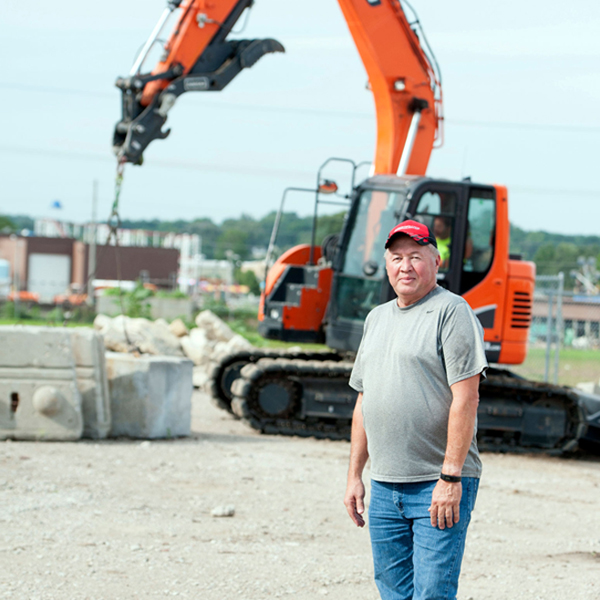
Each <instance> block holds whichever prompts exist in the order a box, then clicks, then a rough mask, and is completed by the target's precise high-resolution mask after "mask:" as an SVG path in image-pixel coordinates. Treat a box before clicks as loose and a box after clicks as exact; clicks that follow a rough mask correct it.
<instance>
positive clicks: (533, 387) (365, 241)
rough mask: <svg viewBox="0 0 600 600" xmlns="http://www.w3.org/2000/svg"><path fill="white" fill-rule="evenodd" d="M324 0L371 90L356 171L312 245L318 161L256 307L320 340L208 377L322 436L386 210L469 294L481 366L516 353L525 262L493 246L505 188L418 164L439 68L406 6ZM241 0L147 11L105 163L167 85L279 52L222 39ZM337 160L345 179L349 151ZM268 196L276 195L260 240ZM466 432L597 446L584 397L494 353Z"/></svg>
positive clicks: (137, 137)
mask: <svg viewBox="0 0 600 600" xmlns="http://www.w3.org/2000/svg"><path fill="white" fill-rule="evenodd" d="M338 2H339V5H340V7H341V9H342V13H343V15H344V17H345V19H346V22H347V24H348V27H349V29H350V33H351V35H352V37H353V39H354V42H355V44H356V47H357V49H358V52H359V54H360V56H361V58H362V61H363V63H364V66H365V69H366V71H367V75H368V80H369V87H370V89H371V91H372V93H373V97H374V100H375V108H376V116H377V143H376V152H375V159H374V162H373V167H372V175H371V176H370V177H369V178H368V179H366V180H365V181H363V182H362V183H360V184H358V185H356V186H354V185H353V189H352V191H351V193H350V194H349V196H348V212H347V214H346V217H345V221H344V226H343V229H342V231H341V232H340V234H339V235H335V236H329V237H328V238H327V239H326V240H324V242H323V243H322V244H321V245H320V246H318V245H316V243H315V232H316V228H317V220H318V219H317V208H318V205H319V203H320V202H321V201H322V194H323V193H326V192H331V191H334V190H335V189H336V186H335V185H332V184H331V183H330V182H327V181H323V180H322V179H321V177H320V173H321V171H320V172H319V176H318V177H317V186H316V189H315V193H316V201H315V219H314V225H313V241H312V243H311V244H308V245H302V246H297V247H295V248H292V249H290V250H288V251H287V252H285V253H284V254H283V255H282V256H281V257H279V258H278V259H277V260H276V261H275V263H274V264H273V265H272V267H271V268H270V269H269V271H268V274H267V276H266V281H265V288H264V291H263V294H262V297H261V304H260V311H259V331H260V332H261V334H262V335H263V336H264V337H266V338H270V339H279V340H284V341H296V342H299V343H305V342H315V343H324V344H326V345H327V346H328V347H329V348H330V349H331V351H330V352H303V351H280V350H269V349H255V350H253V351H250V352H237V353H235V354H231V355H229V356H226V357H224V358H223V359H222V360H221V362H220V364H219V365H218V366H217V367H216V368H215V370H214V372H213V375H212V384H211V387H212V394H213V397H214V398H215V400H216V401H217V403H218V404H219V405H220V406H222V407H223V408H225V409H227V410H229V411H231V412H233V413H234V414H236V415H237V416H238V417H240V418H242V419H244V420H246V421H247V422H248V423H249V424H250V425H251V426H253V427H255V428H257V429H259V430H261V431H263V432H269V433H282V434H292V435H314V436H318V437H329V438H334V439H335V438H347V437H348V436H349V434H350V423H351V417H352V411H353V408H354V403H355V399H356V394H355V392H353V391H352V390H351V389H350V388H349V386H348V379H349V375H350V371H351V368H352V360H353V356H354V355H355V353H356V351H357V349H358V346H359V343H360V339H361V335H362V328H363V323H364V319H365V317H366V315H367V314H368V312H369V311H370V310H371V309H372V308H373V307H375V306H376V305H378V304H380V303H382V302H386V301H388V300H391V299H392V298H394V292H393V290H392V288H391V286H390V285H389V282H388V281H387V277H386V275H385V268H384V261H383V246H384V242H385V239H386V236H387V233H388V232H389V231H390V229H392V227H393V226H394V225H395V224H397V223H398V222H400V221H402V220H404V219H407V218H412V219H415V220H418V221H421V222H423V223H425V224H427V225H428V226H429V227H430V229H431V230H432V231H433V232H434V233H435V236H436V239H437V242H438V247H439V248H440V252H441V254H442V260H443V262H442V268H441V269H440V272H439V274H438V284H439V285H441V286H444V287H445V288H447V289H449V290H450V291H452V292H455V293H457V294H461V295H462V296H463V297H464V298H465V299H466V300H467V301H468V302H469V304H470V305H471V306H472V308H473V309H474V311H475V313H476V315H477V316H478V318H479V319H480V321H481V324H482V326H483V328H484V335H485V343H486V353H487V356H488V360H489V361H490V363H493V364H494V365H510V364H520V363H522V362H523V360H524V359H525V355H526V350H527V338H528V332H529V327H530V323H531V312H532V303H533V290H534V286H535V265H534V264H533V263H529V262H526V261H523V260H521V259H520V257H518V256H512V255H510V254H509V220H508V194H507V190H506V187H504V186H502V185H489V184H480V183H474V182H472V181H471V180H470V179H465V180H462V181H458V182H453V181H449V180H437V179H433V178H430V177H427V176H426V170H427V165H428V162H429V158H430V155H431V152H432V149H433V148H434V147H435V146H436V144H441V141H442V137H443V136H442V129H443V112H442V89H441V77H440V75H439V69H438V68H437V64H436V61H435V58H434V56H433V53H432V52H431V50H430V48H429V45H428V44H427V40H426V37H425V35H424V32H423V31H422V29H421V27H420V23H419V20H418V18H417V17H416V15H415V14H414V12H413V11H412V9H410V18H409V17H407V14H408V11H407V12H405V10H404V9H405V8H407V9H408V8H409V6H408V3H406V2H402V3H401V2H400V0H338ZM251 5H252V1H251V0H240V1H236V0H213V1H212V2H210V1H209V0H205V1H202V0H188V1H184V2H181V3H175V2H170V3H169V7H168V8H167V9H166V10H165V15H163V17H162V18H161V22H162V23H163V24H164V21H165V20H166V16H168V14H167V13H168V12H169V11H171V12H172V10H175V8H179V9H180V11H181V12H180V16H179V19H178V21H177V24H176V26H175V29H174V32H173V34H172V35H171V37H170V38H169V41H168V42H167V44H166V46H165V54H164V57H163V59H162V60H161V62H160V63H159V64H158V65H157V66H156V67H155V69H154V70H153V71H152V72H151V73H150V74H148V75H141V74H140V66H141V63H142V62H143V59H144V56H145V53H146V52H147V50H148V48H149V47H150V46H151V45H152V43H154V41H155V40H156V38H157V37H158V32H159V31H160V29H161V27H162V24H161V22H159V25H157V28H156V29H155V31H154V32H153V34H152V36H151V37H150V39H149V40H148V42H147V44H146V46H145V47H144V50H142V53H141V55H140V58H138V60H137V61H136V64H135V65H134V68H132V71H131V73H130V76H129V77H128V78H126V79H119V80H118V81H117V85H118V86H119V87H120V88H121V90H122V92H123V118H122V120H121V121H120V122H119V123H118V124H117V126H116V129H115V137H114V147H115V151H116V153H117V155H118V157H119V160H120V161H121V162H123V161H129V162H134V163H139V162H140V161H141V153H142V152H143V150H144V148H145V147H146V146H147V145H148V143H149V142H150V141H152V139H156V138H164V137H166V135H167V134H168V132H162V126H163V124H164V122H165V120H166V114H167V111H168V110H169V108H170V107H171V106H172V105H173V102H174V100H175V98H176V97H177V96H178V95H179V94H181V93H183V92H185V91H190V90H193V91H196V90H198V91H210V90H219V89H222V88H223V87H224V85H226V84H227V83H229V81H231V79H232V78H233V77H234V76H235V75H237V73H239V72H240V71H241V70H242V69H243V68H244V67H247V66H251V65H252V64H254V63H255V62H256V61H257V60H258V59H259V58H260V57H261V56H262V55H264V54H266V53H268V52H278V51H279V52H280V51H283V47H282V46H281V44H279V42H276V41H275V40H270V39H269V40H242V41H228V40H227V39H226V38H227V35H228V34H229V33H230V31H231V29H232V27H233V25H234V23H235V22H236V20H237V19H238V18H239V17H240V15H241V14H242V12H243V11H244V10H245V9H248V8H250V6H251ZM345 160H346V162H348V163H349V164H350V165H351V168H352V175H353V178H354V175H355V173H356V169H357V165H356V164H355V163H353V162H352V161H348V160H347V159H345ZM326 164H327V163H326ZM282 211H283V204H282V208H281V210H280V214H279V215H278V217H277V219H276V224H275V229H274V232H273V235H272V238H271V244H270V249H272V246H273V243H274V240H275V238H276V234H277V227H278V225H279V222H280V217H281V213H282ZM398 343H403V341H402V340H399V342H398ZM478 437H479V443H480V446H481V447H482V448H484V449H494V450H500V451H524V450H525V451H532V450H542V451H546V452H557V453H560V452H569V451H573V450H576V449H577V448H585V449H592V450H593V449H596V450H600V402H598V400H597V399H596V398H594V397H593V396H588V395H585V394H582V393H581V392H578V391H576V390H571V389H567V388H562V387H558V386H552V385H550V384H546V383H536V382H531V381H527V380H525V379H522V378H520V377H518V376H516V375H514V374H513V373H511V372H510V371H508V370H505V369H503V368H500V367H499V366H495V367H494V368H492V369H490V371H489V373H488V378H487V379H486V380H485V381H483V382H482V384H481V388H480V406H479V411H478Z"/></svg>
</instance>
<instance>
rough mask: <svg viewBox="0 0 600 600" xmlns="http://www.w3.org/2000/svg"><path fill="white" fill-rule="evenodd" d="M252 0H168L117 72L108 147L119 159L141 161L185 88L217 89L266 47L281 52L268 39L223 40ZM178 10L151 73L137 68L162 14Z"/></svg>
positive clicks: (162, 20) (163, 18)
mask: <svg viewBox="0 0 600 600" xmlns="http://www.w3.org/2000/svg"><path fill="white" fill-rule="evenodd" d="M252 4H253V0H213V1H210V0H183V1H182V0H169V2H168V4H167V7H166V8H165V10H164V12H163V14H162V15H161V17H160V19H159V21H158V23H157V25H156V27H155V28H154V31H153V32H152V34H151V35H150V37H149V39H148V41H147V42H146V44H145V45H144V47H143V48H142V50H141V52H140V54H139V56H138V58H137V59H136V61H135V63H134V65H133V67H132V69H131V71H130V73H129V75H128V76H127V77H119V78H118V79H117V81H116V86H117V87H118V88H119V89H120V90H121V93H122V117H121V120H120V121H119V122H118V123H117V124H116V126H115V131H114V136H113V149H114V152H115V154H116V155H117V157H118V159H119V161H120V162H132V163H134V164H141V162H142V154H143V152H144V150H145V149H146V147H147V146H148V144H150V142H151V141H152V140H155V139H164V138H166V137H167V136H168V135H169V133H170V130H169V129H167V130H164V131H163V125H164V124H165V122H166V120H167V113H168V111H169V110H170V109H171V108H172V106H173V104H174V103H175V101H176V99H177V98H178V97H179V96H180V95H181V94H183V93H185V92H190V91H201V92H210V91H220V90H222V89H223V88H224V87H225V86H226V85H227V84H228V83H229V82H230V81H231V80H232V79H233V78H234V77H235V76H236V75H238V73H240V72H241V71H242V70H243V69H245V68H249V67H251V66H252V65H254V64H255V63H256V62H257V61H258V60H259V59H260V58H261V57H262V56H264V55H265V54H268V53H270V52H284V48H283V46H282V45H281V44H280V43H279V42H278V41H276V40H273V39H263V40H260V39H257V40H229V39H228V36H229V34H230V33H231V30H232V29H233V27H234V25H235V23H236V22H237V21H238V19H239V18H240V16H241V15H242V14H243V12H244V11H245V10H246V9H249V8H250V7H251V6H252ZM175 10H179V11H180V13H179V16H178V19H177V23H176V25H175V27H174V28H173V31H172V33H171V35H170V37H169V40H168V41H167V44H166V45H165V48H164V54H163V57H162V58H161V60H160V61H159V63H158V64H157V65H156V66H155V67H154V69H153V70H152V72H151V73H147V74H142V73H141V68H142V65H143V62H144V59H145V58H146V56H147V55H148V52H149V51H150V49H151V47H152V46H153V44H154V43H155V42H156V41H157V40H158V36H159V35H160V32H161V31H162V29H163V27H164V25H165V23H166V21H167V19H168V18H169V16H170V15H171V13H172V12H174V11H175Z"/></svg>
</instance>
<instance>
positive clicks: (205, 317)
mask: <svg viewBox="0 0 600 600" xmlns="http://www.w3.org/2000/svg"><path fill="white" fill-rule="evenodd" d="M196 325H197V326H198V327H199V328H200V329H203V330H204V331H205V333H206V337H207V338H208V339H209V340H213V341H218V342H228V341H229V340H230V339H231V338H232V337H233V336H234V335H235V333H233V331H232V330H231V329H230V328H229V327H228V326H227V325H226V324H225V323H224V322H223V321H221V319H219V317H217V315H215V314H214V313H213V312H211V311H210V310H203V311H202V312H201V313H199V314H198V316H197V317H196Z"/></svg>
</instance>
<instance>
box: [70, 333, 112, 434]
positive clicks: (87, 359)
mask: <svg viewBox="0 0 600 600" xmlns="http://www.w3.org/2000/svg"><path fill="white" fill-rule="evenodd" d="M69 331H70V333H71V341H72V345H73V355H74V357H75V369H76V373H77V387H78V388H79V393H80V394H81V408H82V411H83V437H85V438H92V439H103V438H105V437H107V436H108V433H109V431H110V420H111V419H110V395H109V390H108V378H107V376H106V360H105V357H104V341H103V339H102V336H101V335H100V334H98V333H97V332H95V331H94V330H92V329H87V328H83V327H78V328H74V329H70V330H69Z"/></svg>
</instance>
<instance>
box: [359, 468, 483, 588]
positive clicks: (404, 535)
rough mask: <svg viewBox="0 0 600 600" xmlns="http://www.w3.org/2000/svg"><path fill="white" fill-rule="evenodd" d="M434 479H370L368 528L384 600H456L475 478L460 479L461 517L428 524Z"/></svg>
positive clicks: (376, 572) (376, 578)
mask: <svg viewBox="0 0 600 600" xmlns="http://www.w3.org/2000/svg"><path fill="white" fill-rule="evenodd" d="M436 483H437V481H424V482H422V483H382V482H381V481H372V482H371V502H370V505H369V532H370V534H371V546H372V548H373V563H374V565H375V583H376V584H377V588H378V589H379V594H380V595H381V598H382V600H454V599H455V598H456V592H457V590H458V576H459V575H460V565H461V562H462V557H463V552H464V549H465V538H466V535H467V526H468V525H469V521H470V520H471V511H472V510H473V507H474V505H475V498H476V497H477V488H478V487H479V479H476V478H474V477H463V480H462V497H461V501H460V521H459V522H458V523H456V524H455V525H454V526H453V527H450V528H449V527H446V528H445V529H439V528H437V527H432V525H431V521H430V519H429V512H428V511H427V509H428V508H429V506H430V505H431V494H432V492H433V488H434V487H435V485H436Z"/></svg>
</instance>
